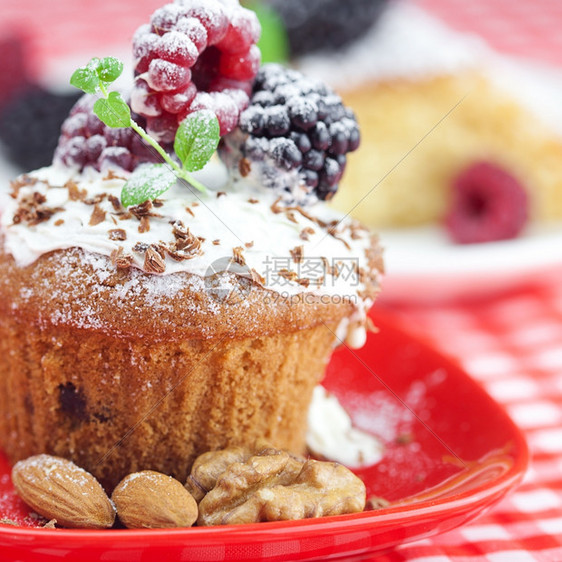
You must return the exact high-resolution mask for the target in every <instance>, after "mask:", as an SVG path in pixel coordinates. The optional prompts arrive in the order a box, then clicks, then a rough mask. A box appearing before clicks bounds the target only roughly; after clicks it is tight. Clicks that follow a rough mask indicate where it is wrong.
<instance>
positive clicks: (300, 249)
mask: <svg viewBox="0 0 562 562" xmlns="http://www.w3.org/2000/svg"><path fill="white" fill-rule="evenodd" d="M289 252H290V253H291V257H292V258H293V261H294V262H295V263H300V262H301V261H302V258H303V255H304V246H296V247H295V248H293V249H292V250H289Z"/></svg>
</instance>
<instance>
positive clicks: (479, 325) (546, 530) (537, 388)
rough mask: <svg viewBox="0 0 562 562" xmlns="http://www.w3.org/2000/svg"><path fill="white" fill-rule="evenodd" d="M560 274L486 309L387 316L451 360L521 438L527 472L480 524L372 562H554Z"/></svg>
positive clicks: (559, 458)
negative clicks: (524, 444) (476, 383)
mask: <svg viewBox="0 0 562 562" xmlns="http://www.w3.org/2000/svg"><path fill="white" fill-rule="evenodd" d="M560 279H562V268H561V271H560V277H559V278H558V279H556V278H554V279H553V280H552V284H548V285H547V286H544V287H541V288H536V289H533V290H528V291H525V292H521V293H516V294H511V295H509V296H505V297H503V298H497V299H493V300H490V301H486V302H479V303H470V304H465V305H462V304H458V305H453V304H450V305H441V306H417V307H416V306H408V305H401V306H396V305H394V306H390V305H388V306H387V308H389V309H390V310H392V311H394V312H395V313H396V314H397V315H398V317H399V318H400V319H401V321H402V322H403V325H404V327H405V328H406V329H408V330H410V331H414V332H415V333H416V334H418V335H421V336H422V337H423V338H425V339H427V340H429V342H430V344H431V345H433V346H434V347H436V348H437V349H439V350H441V351H442V352H444V353H445V354H447V355H449V356H452V357H455V358H456V359H458V360H460V362H461V364H462V365H463V366H464V368H465V370H466V371H467V372H468V373H469V374H470V375H471V376H472V377H474V378H475V379H477V380H478V381H479V382H481V383H482V384H483V385H484V387H485V388H486V389H487V391H488V392H489V393H490V395H491V396H493V397H494V398H495V400H496V401H497V402H498V403H500V404H502V405H503V406H504V407H505V409H506V410H507V412H508V413H509V414H510V416H511V417H512V419H513V420H514V421H515V422H516V423H517V425H518V426H519V427H520V428H521V429H522V430H523V432H524V434H525V436H526V438H527V441H528V443H529V448H530V453H531V465H530V470H529V471H528V473H527V475H526V477H525V479H524V481H523V483H522V485H521V486H520V487H519V488H518V489H517V490H516V491H515V492H514V493H512V494H511V495H509V496H508V497H507V498H506V499H504V500H503V501H502V502H501V503H499V504H498V505H496V506H495V507H493V508H492V510H491V511H490V512H489V513H488V515H485V516H481V517H480V518H478V519H477V520H476V521H475V522H473V523H472V524H468V525H466V526H464V527H461V528H459V529H458V530H455V531H452V532H449V533H447V534H444V535H441V536H437V537H434V538H432V539H427V540H423V541H418V542H416V543H411V544H409V545H404V546H403V547H400V548H398V549H397V551H396V552H395V553H392V554H390V555H388V556H385V557H382V558H378V559H377V560H381V561H388V562H398V561H404V560H408V561H412V562H414V561H415V562H448V561H455V562H475V561H476V560H485V561H489V562H559V561H562V283H560V281H559V280H560Z"/></svg>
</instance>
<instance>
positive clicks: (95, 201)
mask: <svg viewBox="0 0 562 562" xmlns="http://www.w3.org/2000/svg"><path fill="white" fill-rule="evenodd" d="M106 197H107V193H98V194H97V195H94V196H93V197H88V198H87V199H82V201H83V203H84V205H97V204H98V203H101V202H102V201H103V200H104V199H105V198H106Z"/></svg>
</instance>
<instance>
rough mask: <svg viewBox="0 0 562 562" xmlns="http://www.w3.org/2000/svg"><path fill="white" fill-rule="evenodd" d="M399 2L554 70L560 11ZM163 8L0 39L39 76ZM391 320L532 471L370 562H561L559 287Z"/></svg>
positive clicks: (36, 25) (4, 22)
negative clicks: (478, 397)
mask: <svg viewBox="0 0 562 562" xmlns="http://www.w3.org/2000/svg"><path fill="white" fill-rule="evenodd" d="M170 1H171V0H170ZM395 1H408V0H395ZM410 1H412V2H415V3H416V4H417V5H419V6H421V7H422V8H425V9H427V10H428V11H429V12H430V13H432V14H434V15H436V16H438V17H439V18H441V19H443V20H444V21H445V22H447V23H448V24H449V25H451V27H453V28H455V29H458V30H460V31H468V32H476V33H478V34H480V35H482V36H483V37H484V38H485V39H486V40H487V41H488V42H489V43H490V45H491V46H492V47H494V48H496V49H497V50H498V51H500V52H503V53H506V54H512V55H518V56H524V57H528V58H534V59H536V60H540V61H543V62H547V63H551V64H555V65H558V66H562V33H561V32H560V30H561V29H562V1H561V0H520V1H517V0H410ZM164 3H166V0H107V1H101V0H100V1H98V2H91V1H90V0H57V1H56V2H45V1H43V2H41V1H39V0H2V9H1V15H0V31H1V30H2V28H3V26H6V27H11V26H13V25H20V26H25V27H26V28H27V30H28V32H30V34H31V35H32V36H33V38H34V47H35V49H34V55H35V58H36V65H37V66H38V67H41V66H42V64H43V63H44V62H45V61H46V60H48V59H51V58H57V57H63V56H66V55H67V54H68V53H69V52H74V53H77V54H82V53H91V52H92V51H93V50H95V49H101V50H99V51H98V50H96V51H95V52H96V54H98V55H100V56H101V55H105V54H112V53H114V51H115V46H119V45H122V41H123V37H122V31H123V29H124V26H126V28H127V29H130V30H131V35H132V33H133V31H134V30H135V29H136V27H138V25H140V24H141V23H144V22H145V21H146V20H147V19H148V17H149V15H150V14H151V13H152V12H153V11H154V9H156V8H157V7H159V6H160V5H162V4H164ZM124 22H126V23H124ZM126 39H127V40H129V38H126ZM561 100H562V97H561ZM561 252H562V249H561ZM560 277H561V278H562V271H561V274H560ZM393 309H394V311H395V312H396V314H397V315H398V316H399V317H400V318H402V319H403V320H404V326H405V327H407V328H408V329H410V330H414V331H416V332H417V333H419V334H422V335H423V336H424V337H425V338H427V339H428V340H429V341H430V342H431V343H432V344H433V345H434V346H435V347H437V348H438V349H440V350H442V351H443V352H445V353H447V354H450V355H452V356H454V357H456V358H458V359H460V360H461V362H462V363H463V364H464V367H465V368H466V370H467V371H468V373H469V374H470V375H471V376H473V377H475V378H476V379H478V380H479V381H481V382H482V383H483V384H484V386H485V387H486V389H487V390H488V392H489V393H490V394H491V395H492V396H493V397H494V398H495V399H496V400H497V401H498V402H499V403H501V404H503V405H504V406H505V407H506V409H507V411H508V412H509V414H510V415H511V416H512V417H513V419H514V420H515V422H516V423H517V424H518V425H519V426H520V427H521V428H522V429H523V430H524V432H525V434H526V436H527V439H528V442H529V445H530V450H531V454H532V464H531V469H530V471H529V473H528V475H527V477H526V479H525V481H524V482H523V484H522V485H521V486H520V487H519V488H518V489H517V491H515V492H514V493H513V494H511V495H510V496H508V497H507V498H506V499H505V500H503V501H502V502H501V503H500V504H498V505H496V506H495V507H494V508H493V509H492V510H491V511H490V512H489V514H488V515H485V516H481V517H480V518H478V519H477V520H476V521H475V522H474V523H472V524H469V525H466V526H464V527H462V528H460V529H458V530H455V531H452V532H449V533H447V534H445V535H441V536H438V537H435V538H432V539H427V540H423V541H418V542H416V543H411V544H409V545H404V546H402V547H400V548H398V549H397V550H396V551H395V552H394V553H392V554H389V555H387V556H384V557H382V558H378V559H377V560H380V561H383V562H384V561H388V562H396V561H404V560H408V561H416V562H449V561H455V562H464V561H466V562H473V561H476V560H485V561H489V562H534V561H540V562H559V561H562V283H559V282H558V283H557V281H556V280H555V281H554V282H553V283H552V284H551V285H550V286H548V288H543V289H541V290H535V291H528V292H525V293H519V294H515V295H510V296H506V297H504V298H501V299H497V300H493V301H489V302H481V303H478V304H471V305H442V306H437V307H436V306H432V307H412V306H406V305H403V306H394V307H393Z"/></svg>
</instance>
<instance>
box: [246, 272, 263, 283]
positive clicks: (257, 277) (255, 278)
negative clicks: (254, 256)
mask: <svg viewBox="0 0 562 562" xmlns="http://www.w3.org/2000/svg"><path fill="white" fill-rule="evenodd" d="M250 273H251V274H252V281H255V282H256V283H259V284H260V285H265V277H264V276H263V275H260V274H259V273H258V272H257V271H256V270H255V269H252V270H251V272H250Z"/></svg>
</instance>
